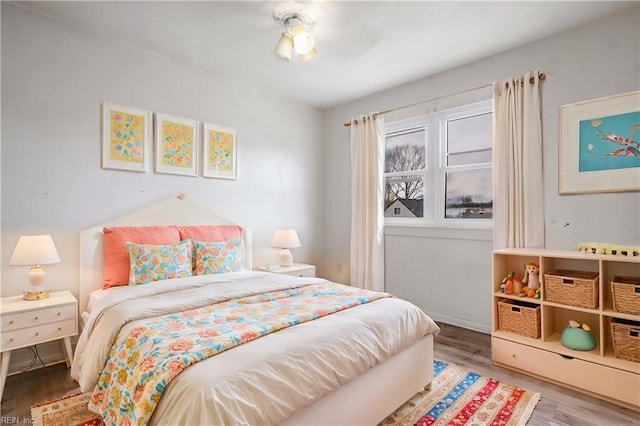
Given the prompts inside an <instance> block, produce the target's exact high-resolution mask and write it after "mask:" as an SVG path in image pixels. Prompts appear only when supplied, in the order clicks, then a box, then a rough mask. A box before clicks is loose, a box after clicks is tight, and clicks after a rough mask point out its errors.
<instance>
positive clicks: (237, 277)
mask: <svg viewBox="0 0 640 426" xmlns="http://www.w3.org/2000/svg"><path fill="white" fill-rule="evenodd" d="M324 281H325V280H322V279H319V278H298V277H291V276H287V275H275V274H266V273H260V272H238V273H229V274H222V275H207V276H198V277H190V278H184V279H179V280H166V281H158V282H156V283H153V284H148V285H142V286H126V287H119V288H115V289H110V290H107V291H104V292H102V294H101V295H100V297H99V298H96V299H95V301H94V302H93V303H92V305H91V314H90V316H89V318H88V320H87V323H86V325H85V327H84V329H83V332H82V334H81V336H80V338H79V341H78V345H77V349H76V354H75V357H74V360H73V364H72V367H71V376H72V377H73V378H74V379H75V380H77V381H78V382H79V383H80V386H81V388H82V391H83V392H89V391H92V390H93V389H94V387H95V385H96V384H97V381H98V377H99V375H100V373H101V372H102V369H103V367H104V365H105V361H106V359H107V355H108V353H109V350H110V349H111V346H112V345H113V342H114V341H115V339H116V337H117V335H118V333H120V332H121V331H122V332H128V331H129V330H130V329H131V328H133V327H135V326H136V325H137V324H138V322H139V321H140V320H143V319H145V318H149V317H154V316H158V315H163V314H167V313H173V312H179V311H183V310H186V309H193V308H197V307H201V306H207V305H211V304H214V303H217V302H220V301H223V300H228V299H233V298H237V297H243V296H247V295H250V294H258V293H263V292H266V291H273V290H280V289H286V288H292V287H298V286H302V285H307V284H316V283H321V282H324ZM437 331H438V326H437V325H436V324H435V323H434V322H433V321H432V320H431V319H430V318H429V317H428V316H427V315H426V314H424V312H422V311H421V310H420V309H419V308H417V307H416V306H414V305H413V304H411V303H409V302H406V301H403V300H400V299H397V298H383V299H379V300H376V301H374V302H370V303H367V304H364V305H359V306H356V307H354V308H350V309H346V310H344V311H340V312H337V313H335V314H332V315H328V316H325V317H322V318H319V319H317V320H314V321H309V322H305V323H303V324H299V325H296V326H293V327H289V328H286V329H283V330H280V331H278V332H275V333H271V334H269V335H266V336H263V337H261V338H259V339H256V340H254V341H251V342H249V343H245V344H242V345H240V346H238V347H235V348H232V349H229V350H227V351H225V352H222V353H220V354H218V355H215V356H213V357H211V358H207V359H205V360H203V361H200V362H198V363H196V364H194V365H192V366H190V367H188V368H187V369H185V370H184V371H183V372H182V373H181V374H180V375H178V376H177V377H176V378H175V379H173V381H172V382H171V383H170V384H169V385H168V386H167V388H166V389H165V391H164V393H163V395H162V398H161V399H160V402H159V404H158V406H157V407H156V410H155V411H154V414H153V416H152V417H151V424H176V425H177V424H180V425H187V424H193V425H196V424H198V425H242V424H248V425H270V424H277V423H279V422H281V421H282V420H284V419H286V418H287V417H289V416H290V415H292V414H294V413H296V412H298V411H301V410H302V409H304V408H305V407H306V406H308V405H310V404H311V403H313V402H314V401H316V400H318V399H320V398H322V397H323V396H324V395H326V394H328V393H330V392H332V391H334V390H336V389H338V388H339V387H341V386H343V385H344V384H346V383H348V382H350V381H351V380H353V379H355V378H356V377H358V376H359V375H361V374H362V373H364V372H366V371H367V370H368V369H370V368H372V367H374V366H376V365H378V364H380V363H382V362H384V361H385V360H387V359H388V358H390V357H391V356H392V355H394V354H395V353H397V352H400V351H402V350H403V349H405V348H407V347H409V346H411V345H412V344H413V343H415V342H416V341H417V340H420V339H421V338H422V337H424V336H426V335H428V334H431V333H435V332H437Z"/></svg>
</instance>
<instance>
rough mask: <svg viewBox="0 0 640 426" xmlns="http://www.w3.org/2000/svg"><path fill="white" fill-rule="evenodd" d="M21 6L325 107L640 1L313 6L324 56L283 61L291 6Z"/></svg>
mask: <svg viewBox="0 0 640 426" xmlns="http://www.w3.org/2000/svg"><path fill="white" fill-rule="evenodd" d="M11 3H12V4H14V5H17V6H20V7H23V8H26V9H30V10H32V11H35V12H37V13H40V14H43V15H47V16H50V17H53V18H56V19H58V20H60V21H64V22H67V23H69V24H71V25H75V26H78V27H81V28H84V29H86V30H89V31H92V32H95V33H98V34H102V35H105V36H107V37H109V38H112V39H116V40H120V41H123V42H127V43H131V44H134V45H137V46H141V47H143V48H145V49H147V50H150V51H154V52H157V53H160V54H162V55H166V56H169V57H172V58H175V59H176V60H178V61H181V62H183V63H188V64H191V65H193V66H196V67H199V68H202V69H204V70H206V71H207V72H210V73H213V74H217V75H221V76H224V77H226V78H230V79H234V80H241V81H245V82H248V83H250V84H253V85H256V86H261V87H264V88H265V89H268V90H271V91H273V92H276V93H279V94H282V95H284V96H287V97H289V98H292V99H295V100H298V101H301V102H304V103H305V104H309V105H313V106H316V107H319V108H327V107H330V106H334V105H337V104H341V103H344V102H347V101H350V100H353V99H357V98H360V97H362V96H365V95H368V94H371V93H374V92H377V91H380V90H384V89H387V88H390V87H393V86H396V85H398V84H402V83H406V82H408V81H412V80H415V79H417V78H421V77H425V76H428V75H432V74H435V73H438V72H440V71H443V70H446V69H449V68H452V67H455V66H458V65H462V64H465V63H468V62H471V61H474V60H477V59H480V58H483V57H486V56H489V55H492V54H495V53H498V52H501V51H504V50H507V49H511V48H513V47H516V46H519V45H522V44H525V43H528V42H531V41H534V40H537V39H540V38H543V37H547V36H549V35H552V34H555V33H558V32H560V31H563V30H566V29H569V28H572V27H575V26H578V25H581V24H584V23H587V22H590V21H593V20H596V19H599V18H602V17H604V16H607V15H610V14H613V13H616V12H618V11H620V10H622V9H625V8H627V9H629V10H631V9H633V11H634V13H637V10H638V9H637V3H636V2H634V1H630V2H629V1H627V2H611V1H601V2H600V1H555V2H553V1H536V2H524V1H498V2H488V1H467V2H460V1H373V2H364V1H326V0H325V1H320V0H318V1H310V2H305V4H304V5H303V6H301V7H304V8H305V10H306V11H307V12H308V13H309V15H311V18H312V19H313V20H314V23H313V25H312V27H311V32H312V33H313V35H314V37H315V38H316V47H317V50H318V56H317V57H315V58H314V59H312V60H311V61H309V62H306V63H301V62H300V61H299V60H298V59H297V58H294V59H293V60H292V62H290V63H285V62H282V61H279V60H277V59H275V58H274V56H273V50H274V48H275V45H276V42H277V41H278V38H279V36H280V33H281V32H282V31H281V28H279V27H278V26H277V25H276V23H275V22H274V20H273V18H272V14H273V10H274V7H276V8H277V7H282V5H283V3H284V2H266V1H258V2H249V1H226V2H223V1H195V2H187V1H176V2H166V1H142V2H126V1H124V2H123V1H111V2H91V1H88V2H75V1H70V2H62V1H41V2H31V1H25V2H11ZM298 6H300V4H299V3H298V5H297V7H298ZM523 71H525V70H523Z"/></svg>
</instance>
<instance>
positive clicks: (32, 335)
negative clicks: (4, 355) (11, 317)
mask: <svg viewBox="0 0 640 426" xmlns="http://www.w3.org/2000/svg"><path fill="white" fill-rule="evenodd" d="M75 334H77V324H76V320H75V318H72V319H68V320H64V321H58V322H52V323H49V324H42V325H37V326H34V327H29V328H23V329H20V330H14V331H5V330H3V331H2V334H1V336H2V338H1V340H0V343H1V345H0V350H2V352H4V351H10V350H12V349H18V348H22V347H25V346H32V345H36V344H38V343H42V342H48V341H51V340H57V339H62V338H63V337H67V336H73V335H75Z"/></svg>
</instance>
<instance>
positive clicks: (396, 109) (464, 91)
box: [342, 73, 547, 127]
mask: <svg viewBox="0 0 640 426" xmlns="http://www.w3.org/2000/svg"><path fill="white" fill-rule="evenodd" d="M538 77H539V79H540V81H544V80H546V78H547V75H546V74H545V73H540V74H539V76H538ZM534 82H535V79H534V78H533V77H530V78H529V84H533V83H534ZM491 86H493V83H489V84H484V85H482V86H478V87H472V88H471V89H467V90H463V91H461V92H456V93H451V94H449V95H445V96H438V97H436V98H431V99H427V100H426V101H420V102H416V103H414V104H410V105H403V106H399V107H396V108H391V109H387V110H385V111H380V112H376V113H374V114H373V118H374V119H375V118H376V117H377V116H379V115H380V114H386V113H388V112H393V111H398V110H400V109H405V108H411V107H414V106H417V105H420V104H426V103H427V102H433V101H437V100H439V99H443V98H449V97H451V96H456V95H461V94H463V93H467V92H471V91H474V90H480V89H485V88H487V87H491ZM342 125H343V126H344V127H349V126H351V121H345V122H344V123H342Z"/></svg>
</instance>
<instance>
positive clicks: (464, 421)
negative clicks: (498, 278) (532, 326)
mask: <svg viewBox="0 0 640 426" xmlns="http://www.w3.org/2000/svg"><path fill="white" fill-rule="evenodd" d="M433 367H434V375H435V378H434V380H433V383H432V385H431V390H430V391H422V392H419V393H418V394H416V395H415V396H414V397H413V398H411V399H410V400H409V401H407V402H406V403H404V405H403V406H402V407H400V408H399V409H398V410H396V411H395V412H394V413H393V414H391V415H390V416H389V417H387V418H386V419H385V420H384V421H383V422H382V423H380V426H414V425H417V426H426V425H456V426H462V425H467V426H471V425H479V426H480V425H482V426H485V425H518V426H519V425H524V424H526V423H527V420H528V419H529V417H531V414H532V412H533V409H534V408H535V406H536V404H537V402H538V401H539V400H540V394H538V393H532V392H529V391H526V390H523V389H520V388H518V387H516V386H513V385H508V384H504V383H501V382H499V381H497V380H494V379H491V378H488V377H482V376H480V375H479V374H476V373H472V372H469V371H466V370H465V369H463V368H461V367H459V366H457V365H455V364H447V363H446V362H443V361H438V360H436V361H434V365H433ZM89 398H90V394H89V393H86V394H81V393H78V394H75V395H69V396H66V397H64V398H61V399H58V400H56V401H51V402H47V403H43V404H38V405H36V406H34V407H32V408H31V416H32V418H33V420H32V421H33V423H34V424H35V425H44V426H60V425H66V426H102V425H103V423H102V421H101V419H100V418H99V417H98V415H97V414H95V413H92V412H91V411H89V410H88V409H87V401H88V400H89Z"/></svg>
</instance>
